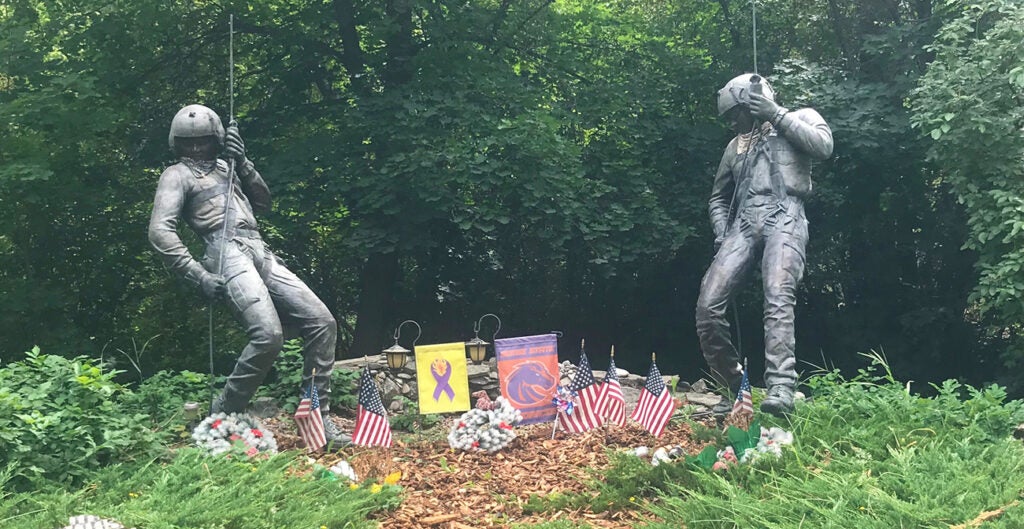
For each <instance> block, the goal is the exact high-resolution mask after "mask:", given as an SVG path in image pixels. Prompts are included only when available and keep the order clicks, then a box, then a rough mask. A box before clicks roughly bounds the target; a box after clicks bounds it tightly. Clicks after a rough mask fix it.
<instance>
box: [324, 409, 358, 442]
mask: <svg viewBox="0 0 1024 529" xmlns="http://www.w3.org/2000/svg"><path fill="white" fill-rule="evenodd" d="M323 419H324V437H325V438H326V439H327V449H328V450H336V449H338V448H345V447H346V446H351V445H352V436H350V435H348V434H345V433H342V432H341V430H339V429H338V425H336V424H334V421H332V420H331V418H330V417H328V416H327V414H326V413H325V414H324V415H323Z"/></svg>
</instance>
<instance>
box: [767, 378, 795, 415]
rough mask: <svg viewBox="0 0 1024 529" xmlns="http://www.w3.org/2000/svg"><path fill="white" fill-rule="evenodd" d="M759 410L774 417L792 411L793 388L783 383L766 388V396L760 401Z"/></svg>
mask: <svg viewBox="0 0 1024 529" xmlns="http://www.w3.org/2000/svg"><path fill="white" fill-rule="evenodd" d="M761 411H763V412H765V413H770V414H772V415H774V416H776V417H785V416H786V415H789V414H790V413H793V388H791V387H789V386H783V385H775V386H772V387H770V388H768V396H767V397H765V398H764V400H763V401H761Z"/></svg>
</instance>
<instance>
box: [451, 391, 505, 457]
mask: <svg viewBox="0 0 1024 529" xmlns="http://www.w3.org/2000/svg"><path fill="white" fill-rule="evenodd" d="M522 420H523V415H522V413H520V412H519V410H517V409H515V408H513V407H512V405H511V404H509V402H508V401H507V400H505V398H504V397H498V398H497V399H496V400H495V401H494V406H493V409H489V410H487V409H480V408H473V409H472V410H469V411H467V412H466V413H463V414H462V416H461V417H459V420H458V421H456V422H455V424H453V425H452V429H451V431H449V432H448V446H451V447H452V448H455V449H458V450H467V451H468V450H476V451H481V452H487V453H494V452H497V451H498V450H501V449H502V448H505V447H506V446H508V444H509V443H511V442H512V440H513V439H515V438H516V432H515V429H514V427H515V426H516V425H517V424H519V422H520V421H522Z"/></svg>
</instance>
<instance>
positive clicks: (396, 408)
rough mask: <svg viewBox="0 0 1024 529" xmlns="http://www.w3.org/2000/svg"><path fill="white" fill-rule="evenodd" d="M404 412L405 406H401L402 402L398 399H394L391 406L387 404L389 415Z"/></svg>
mask: <svg viewBox="0 0 1024 529" xmlns="http://www.w3.org/2000/svg"><path fill="white" fill-rule="evenodd" d="M404 411H405V405H403V404H402V401H400V400H398V399H395V400H393V401H391V404H388V412H390V413H402V412H404Z"/></svg>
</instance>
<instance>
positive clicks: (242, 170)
mask: <svg viewBox="0 0 1024 529" xmlns="http://www.w3.org/2000/svg"><path fill="white" fill-rule="evenodd" d="M238 180H239V182H241V183H242V192H243V193H245V196H247V197H249V203H250V204H252V208H253V210H255V211H258V212H260V213H267V212H269V211H270V188H268V187H267V183H266V182H264V181H263V177H262V176H260V173H259V171H257V170H256V166H255V165H253V163H252V161H251V160H249V159H248V158H246V159H245V161H244V162H242V163H241V164H239V165H238Z"/></svg>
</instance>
